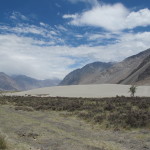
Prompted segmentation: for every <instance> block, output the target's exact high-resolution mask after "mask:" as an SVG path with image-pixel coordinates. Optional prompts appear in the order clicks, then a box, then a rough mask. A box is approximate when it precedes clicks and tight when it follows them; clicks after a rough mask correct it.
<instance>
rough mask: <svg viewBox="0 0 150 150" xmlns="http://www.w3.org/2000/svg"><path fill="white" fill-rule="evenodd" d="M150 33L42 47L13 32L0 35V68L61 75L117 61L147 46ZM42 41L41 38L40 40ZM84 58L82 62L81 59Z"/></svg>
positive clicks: (36, 74) (43, 75) (34, 74)
mask: <svg viewBox="0 0 150 150" xmlns="http://www.w3.org/2000/svg"><path fill="white" fill-rule="evenodd" d="M149 39H150V32H144V33H137V34H134V33H128V34H122V35H120V37H119V38H118V42H117V43H115V44H108V45H106V46H95V47H90V46H88V45H83V46H78V47H69V46H44V47H41V46H40V45H35V44H34V43H39V42H40V41H38V40H36V39H33V38H29V37H20V36H17V35H14V34H3V35H0V58H1V63H0V71H2V72H5V73H8V74H25V75H29V76H31V77H35V78H39V79H45V78H53V77H59V78H63V77H64V76H65V75H66V74H67V73H69V72H70V71H71V70H72V69H74V68H70V67H69V66H72V65H74V66H75V65H76V64H78V63H81V60H82V61H83V62H82V63H81V64H80V67H82V66H83V65H85V64H87V63H90V62H94V61H104V62H109V61H120V60H122V59H123V58H126V57H128V56H130V55H133V54H136V53H138V52H140V51H141V50H145V49H147V48H149V47H150V43H149ZM41 42H42V41H41ZM84 60H85V61H84Z"/></svg>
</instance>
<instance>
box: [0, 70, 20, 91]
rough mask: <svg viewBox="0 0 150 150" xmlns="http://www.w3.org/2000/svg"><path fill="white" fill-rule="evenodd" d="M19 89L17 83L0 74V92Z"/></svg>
mask: <svg viewBox="0 0 150 150" xmlns="http://www.w3.org/2000/svg"><path fill="white" fill-rule="evenodd" d="M18 89H19V87H18V85H17V83H16V82H15V81H14V80H13V79H11V78H10V77H9V76H8V75H6V74H5V73H3V72H0V90H1V91H3V90H13V91H14V90H18Z"/></svg>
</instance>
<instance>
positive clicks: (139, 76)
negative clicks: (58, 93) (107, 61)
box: [61, 49, 150, 85]
mask: <svg viewBox="0 0 150 150" xmlns="http://www.w3.org/2000/svg"><path fill="white" fill-rule="evenodd" d="M149 56H150V49H147V50H145V51H143V52H141V53H139V54H137V55H133V56H131V57H128V58H126V59H125V60H123V61H122V62H119V63H116V64H114V65H112V66H109V67H106V68H103V69H102V70H100V71H97V68H96V69H95V70H94V71H93V72H91V73H90V74H88V75H87V73H86V71H84V72H85V73H84V74H83V75H82V78H81V77H80V76H79V75H80V74H81V72H82V69H78V70H77V71H78V74H75V72H77V71H73V72H71V73H70V74H68V75H67V76H66V77H65V78H64V80H63V81H62V82H61V85H68V83H69V84H72V82H69V81H72V80H73V81H74V82H73V83H76V84H102V83H112V84H116V83H120V84H133V83H137V84H149V83H150V81H149V80H150V58H149ZM87 66H88V65H87ZM77 75H78V76H77ZM78 78H79V79H78ZM76 79H78V80H76ZM66 81H67V82H66ZM147 81H148V82H147Z"/></svg>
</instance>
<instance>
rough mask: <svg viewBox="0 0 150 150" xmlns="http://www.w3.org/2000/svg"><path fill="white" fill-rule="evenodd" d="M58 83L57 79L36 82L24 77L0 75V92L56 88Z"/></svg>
mask: <svg viewBox="0 0 150 150" xmlns="http://www.w3.org/2000/svg"><path fill="white" fill-rule="evenodd" d="M59 83H60V80H59V79H47V80H37V79H34V78H31V77H28V76H25V75H14V76H11V77H10V76H8V75H6V74H5V73H3V72H1V73H0V91H16V90H19V91H23V90H31V89H35V88H42V87H49V86H56V85H58V84H59Z"/></svg>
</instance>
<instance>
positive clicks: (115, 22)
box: [63, 3, 150, 32]
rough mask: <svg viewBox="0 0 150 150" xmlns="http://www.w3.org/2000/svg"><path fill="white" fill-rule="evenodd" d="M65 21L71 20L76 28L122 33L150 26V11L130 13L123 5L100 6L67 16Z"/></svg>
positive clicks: (146, 9)
mask: <svg viewBox="0 0 150 150" xmlns="http://www.w3.org/2000/svg"><path fill="white" fill-rule="evenodd" d="M63 18H64V19H70V22H69V23H70V24H71V25H75V26H95V27H100V28H103V29H105V30H107V31H112V32H114V31H122V30H125V29H134V28H136V27H145V26H149V25H150V19H149V18H150V10H149V9H148V8H145V9H141V10H139V11H130V10H129V9H128V8H126V7H125V6H124V5H123V4H121V3H118V4H114V5H108V4H98V5H96V6H94V7H93V8H92V9H91V10H88V11H84V12H82V13H78V14H65V15H64V16H63Z"/></svg>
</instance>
